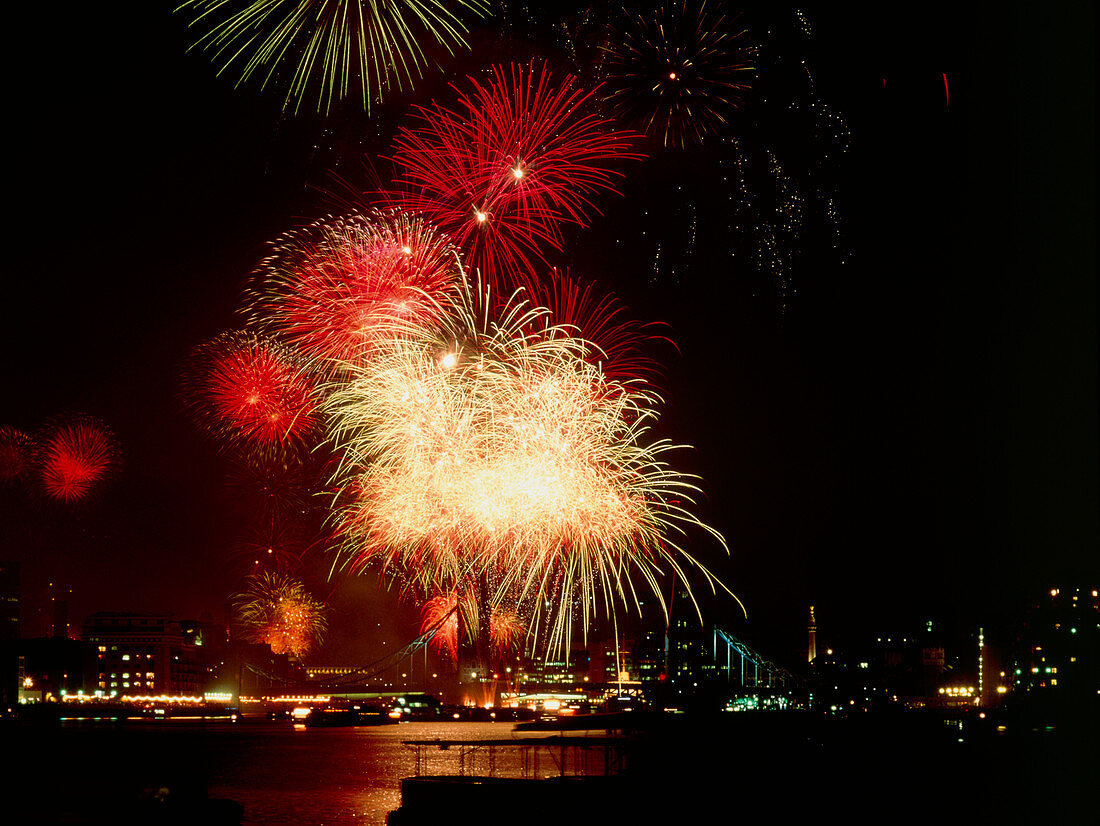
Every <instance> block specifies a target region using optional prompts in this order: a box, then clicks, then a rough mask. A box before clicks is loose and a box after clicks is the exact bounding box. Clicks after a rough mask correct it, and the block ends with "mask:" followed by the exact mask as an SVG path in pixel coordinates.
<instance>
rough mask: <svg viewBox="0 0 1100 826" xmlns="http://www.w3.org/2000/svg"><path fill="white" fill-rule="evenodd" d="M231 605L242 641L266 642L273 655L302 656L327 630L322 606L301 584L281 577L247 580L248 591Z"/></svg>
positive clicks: (239, 595)
mask: <svg viewBox="0 0 1100 826" xmlns="http://www.w3.org/2000/svg"><path fill="white" fill-rule="evenodd" d="M234 604H235V607H236V610H237V618H238V622H239V623H240V626H241V628H242V629H243V631H244V636H245V638H246V639H247V640H248V641H249V642H254V643H267V644H268V645H270V646H271V650H272V652H273V653H275V654H293V655H294V656H295V657H302V656H304V655H305V654H306V653H307V652H309V651H310V650H311V649H312V648H313V647H314V646H316V645H319V644H320V643H321V641H322V639H323V637H324V633H325V631H326V630H327V628H328V621H327V620H326V618H325V605H324V603H322V602H319V601H318V600H316V599H314V598H313V597H312V596H311V595H310V593H309V591H308V590H306V587H305V586H304V585H303V584H302V583H301V582H299V581H298V580H296V579H292V578H291V577H288V576H284V575H282V574H275V573H270V572H264V573H262V574H259V575H256V576H251V577H249V578H248V586H247V589H246V590H245V591H244V593H242V594H238V595H237V596H236V598H235V599H234Z"/></svg>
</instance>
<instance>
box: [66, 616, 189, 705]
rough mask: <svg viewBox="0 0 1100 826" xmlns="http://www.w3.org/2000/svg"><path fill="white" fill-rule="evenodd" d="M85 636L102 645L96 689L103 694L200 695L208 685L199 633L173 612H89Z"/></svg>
mask: <svg viewBox="0 0 1100 826" xmlns="http://www.w3.org/2000/svg"><path fill="white" fill-rule="evenodd" d="M83 639H84V640H85V642H88V643H91V644H93V645H94V646H95V647H96V659H97V662H98V672H97V677H98V679H97V680H96V685H95V690H97V691H100V692H102V694H103V696H107V697H113V696H119V697H125V696H131V697H133V696H153V695H173V696H175V695H184V696H197V695H198V694H200V693H201V691H202V690H203V688H204V686H203V684H202V683H203V675H202V674H201V673H200V668H199V665H198V656H197V651H196V649H197V645H196V642H197V641H198V640H199V638H198V637H196V636H195V635H194V632H193V630H192V632H191V633H187V632H185V629H184V625H183V624H182V623H181V622H179V621H177V620H173V619H172V618H171V617H169V616H167V615H163V614H129V613H114V612H99V613H95V614H89V615H88V618H87V619H86V620H85V621H84V633H83Z"/></svg>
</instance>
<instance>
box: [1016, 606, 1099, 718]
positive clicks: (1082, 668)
mask: <svg viewBox="0 0 1100 826" xmlns="http://www.w3.org/2000/svg"><path fill="white" fill-rule="evenodd" d="M1098 593H1100V592H1098V590H1097V588H1096V587H1094V586H1093V585H1068V586H1057V587H1052V588H1049V589H1047V590H1046V592H1045V593H1044V594H1043V596H1042V597H1040V598H1039V600H1038V601H1037V602H1035V603H1034V604H1033V605H1032V606H1031V607H1030V609H1029V610H1028V612H1027V614H1026V616H1025V617H1024V619H1023V621H1022V622H1021V623H1020V625H1019V628H1018V631H1017V635H1016V644H1015V647H1014V651H1013V657H1012V660H1011V662H1010V663H1009V666H1008V668H1007V669H1005V670H1006V672H1007V674H1006V679H1007V680H1008V681H1009V682H1010V683H1011V684H1012V685H1013V686H1014V688H1015V690H1017V691H1022V692H1024V693H1027V694H1031V695H1035V696H1047V697H1055V696H1056V697H1059V698H1062V699H1068V698H1072V697H1081V698H1084V697H1092V698H1095V697H1096V695H1097V693H1098V692H1100V654H1098V652H1100V596H1098Z"/></svg>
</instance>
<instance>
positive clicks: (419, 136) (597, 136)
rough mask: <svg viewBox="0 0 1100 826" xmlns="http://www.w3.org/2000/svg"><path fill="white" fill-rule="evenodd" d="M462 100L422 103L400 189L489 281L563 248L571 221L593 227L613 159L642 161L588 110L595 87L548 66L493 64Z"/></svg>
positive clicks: (400, 156) (402, 160)
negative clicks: (453, 105)
mask: <svg viewBox="0 0 1100 826" xmlns="http://www.w3.org/2000/svg"><path fill="white" fill-rule="evenodd" d="M468 81H469V83H470V84H472V91H470V92H468V93H464V92H462V91H461V90H459V89H458V87H454V88H455V89H456V91H458V92H459V99H458V106H457V109H455V110H448V109H444V108H441V107H439V106H436V107H433V108H431V109H425V108H419V109H418V110H417V112H416V115H415V117H416V118H417V119H418V123H417V124H416V125H415V126H413V127H411V128H405V129H403V130H402V131H401V132H400V133H399V134H398V135H397V137H396V139H395V141H394V144H395V153H394V156H393V161H394V163H395V164H396V165H397V168H398V176H397V180H396V183H397V186H398V191H397V192H394V193H391V195H390V197H391V198H393V199H394V200H395V201H396V202H398V203H400V204H402V205H404V206H405V207H406V208H407V209H409V210H411V211H413V212H416V213H420V214H422V215H424V216H425V217H426V218H427V219H428V220H429V221H431V222H432V223H434V224H435V225H437V226H438V227H439V228H440V229H441V230H443V231H444V232H445V233H447V234H448V235H449V236H450V237H451V238H452V239H453V240H454V241H455V243H456V244H458V246H459V247H460V248H461V249H462V250H463V252H464V253H465V254H466V259H467V262H468V264H469V265H470V266H471V267H472V268H474V269H477V270H479V271H480V272H481V273H482V276H483V277H484V278H486V279H489V280H490V281H499V280H500V279H501V278H502V277H504V276H512V277H515V276H516V275H519V274H529V273H531V272H532V271H533V269H534V265H535V264H536V263H541V262H543V260H544V259H543V251H542V250H544V249H545V248H547V247H550V248H554V249H561V244H562V235H561V228H562V226H563V225H565V224H575V225H579V226H586V225H587V223H588V220H589V217H590V216H591V215H592V214H593V213H596V212H598V204H597V198H598V196H599V195H601V194H602V193H603V192H605V191H608V190H614V179H615V177H616V175H617V174H618V173H617V172H615V171H614V170H613V168H612V166H613V164H614V162H615V161H618V160H622V159H624V158H638V157H640V156H638V155H636V154H634V153H632V152H631V139H632V137H633V135H631V134H628V133H625V132H617V131H614V130H612V129H611V128H610V121H607V120H604V119H602V118H600V117H599V116H598V115H596V114H594V113H592V112H586V111H585V109H586V106H587V104H588V102H589V101H590V100H591V97H592V95H591V93H589V92H585V91H583V90H581V89H579V88H577V87H576V85H575V83H574V80H573V78H572V77H565V78H564V79H562V80H560V81H552V80H551V78H550V75H549V74H548V72H547V71H546V69H545V68H543V69H542V70H539V71H536V70H534V69H533V68H530V67H529V68H526V69H524V68H522V67H520V66H516V65H512V66H509V67H500V66H498V67H494V70H493V77H492V80H491V81H490V82H489V83H488V84H485V85H483V84H482V83H480V82H479V81H477V80H475V79H474V78H468Z"/></svg>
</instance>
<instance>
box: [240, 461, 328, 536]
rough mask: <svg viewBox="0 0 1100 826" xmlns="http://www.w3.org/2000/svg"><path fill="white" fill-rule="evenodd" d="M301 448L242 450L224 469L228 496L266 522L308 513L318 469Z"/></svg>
mask: <svg viewBox="0 0 1100 826" xmlns="http://www.w3.org/2000/svg"><path fill="white" fill-rule="evenodd" d="M301 453H302V452H301V451H289V450H282V451H277V452H274V453H270V452H269V453H257V452H252V453H244V454H243V455H239V456H235V457H234V458H235V459H236V461H233V462H231V463H230V464H229V466H228V468H227V469H226V476H225V482H226V491H227V493H228V494H229V498H230V500H231V501H232V502H233V503H234V504H235V505H237V506H239V507H240V508H241V510H243V511H244V512H246V513H248V514H249V515H251V516H255V517H257V518H259V519H260V520H261V521H262V522H264V523H266V524H273V523H276V522H294V521H297V520H301V519H303V518H307V517H309V516H310V515H311V514H312V513H313V512H314V510H315V509H316V507H317V503H316V501H315V499H314V493H315V492H316V488H317V486H318V478H319V474H320V470H319V469H318V468H316V467H314V466H313V465H312V463H311V462H310V461H309V459H310V456H303V455H301Z"/></svg>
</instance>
